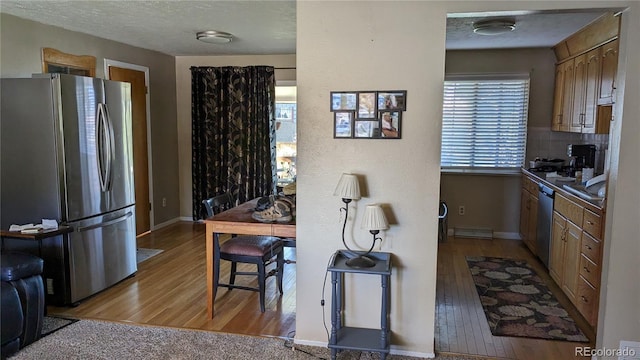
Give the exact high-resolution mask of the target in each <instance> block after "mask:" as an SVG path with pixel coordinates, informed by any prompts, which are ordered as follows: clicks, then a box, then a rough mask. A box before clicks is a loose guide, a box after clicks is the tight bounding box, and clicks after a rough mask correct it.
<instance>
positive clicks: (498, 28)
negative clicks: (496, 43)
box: [473, 19, 516, 35]
mask: <svg viewBox="0 0 640 360" xmlns="http://www.w3.org/2000/svg"><path fill="white" fill-rule="evenodd" d="M515 28H516V21H515V20H513V19H489V20H480V21H476V22H475V23H473V32H474V33H476V34H479V35H498V34H504V33H508V32H510V31H513V30H514V29H515Z"/></svg>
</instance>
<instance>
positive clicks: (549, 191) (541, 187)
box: [538, 184, 555, 199]
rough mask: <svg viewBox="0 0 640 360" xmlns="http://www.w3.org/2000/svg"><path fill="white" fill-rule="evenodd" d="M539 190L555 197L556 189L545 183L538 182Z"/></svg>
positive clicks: (545, 194)
mask: <svg viewBox="0 0 640 360" xmlns="http://www.w3.org/2000/svg"><path fill="white" fill-rule="evenodd" d="M538 190H539V191H540V194H542V195H544V196H547V197H550V198H552V199H553V198H554V197H555V191H554V190H553V189H552V188H550V187H548V186H546V185H544V184H538Z"/></svg>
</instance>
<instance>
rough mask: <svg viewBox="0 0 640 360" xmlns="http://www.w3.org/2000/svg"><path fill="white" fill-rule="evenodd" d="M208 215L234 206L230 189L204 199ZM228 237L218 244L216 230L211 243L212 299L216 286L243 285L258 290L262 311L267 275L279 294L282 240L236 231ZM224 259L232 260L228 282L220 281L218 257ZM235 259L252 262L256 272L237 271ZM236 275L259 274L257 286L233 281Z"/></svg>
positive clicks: (234, 287) (282, 255)
mask: <svg viewBox="0 0 640 360" xmlns="http://www.w3.org/2000/svg"><path fill="white" fill-rule="evenodd" d="M202 203H203V204H204V207H205V209H206V210H207V216H208V217H211V216H214V215H215V214H218V213H220V212H222V211H225V210H229V209H231V208H232V207H233V204H234V201H233V198H232V197H231V195H230V194H229V193H225V194H222V195H218V196H214V197H212V198H210V199H206V200H203V201H202ZM231 236H232V237H231V239H229V240H227V241H225V242H224V243H222V244H220V241H219V234H218V233H215V234H214V237H213V243H214V247H215V256H214V268H215V276H214V280H213V298H214V299H215V297H216V293H217V291H218V286H223V287H226V288H229V290H233V289H242V290H250V291H257V292H258V293H259V294H260V311H261V312H264V298H265V295H264V293H265V283H266V280H267V278H268V277H270V276H273V275H275V276H276V281H277V286H278V291H280V294H282V293H283V292H282V274H283V271H284V252H283V247H282V240H281V239H280V238H277V237H274V236H258V235H236V234H231ZM221 260H227V261H230V262H231V272H230V275H229V283H228V284H223V283H220V282H219V279H220V261H221ZM274 262H275V263H276V267H275V268H274V269H272V270H271V271H269V272H268V273H267V271H266V269H267V267H268V266H269V265H271V264H272V263H274ZM238 263H249V264H255V265H256V267H257V271H256V272H246V271H237V264H238ZM236 275H252V276H257V277H258V287H257V288H253V287H248V286H242V285H236V284H235V280H236Z"/></svg>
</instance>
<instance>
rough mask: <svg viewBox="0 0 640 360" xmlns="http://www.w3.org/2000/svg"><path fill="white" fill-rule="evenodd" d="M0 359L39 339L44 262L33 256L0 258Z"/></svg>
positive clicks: (8, 253) (15, 254)
mask: <svg viewBox="0 0 640 360" xmlns="http://www.w3.org/2000/svg"><path fill="white" fill-rule="evenodd" d="M0 265H1V266H2V288H1V296H2V306H1V307H0V308H1V310H2V311H1V313H2V318H1V319H0V321H1V323H0V326H1V327H2V336H1V337H2V358H3V359H4V358H6V357H7V356H10V355H11V354H13V353H14V352H16V351H18V350H19V349H21V348H23V347H25V346H27V345H29V344H31V343H32V342H34V341H36V340H38V339H39V338H40V334H41V332H42V322H43V318H44V307H45V298H44V284H43V282H42V269H43V265H44V262H43V261H42V259H40V258H39V257H37V256H34V255H29V254H24V253H19V252H7V253H3V254H2V259H1V263H0Z"/></svg>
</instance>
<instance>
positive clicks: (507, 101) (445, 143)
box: [441, 74, 529, 169]
mask: <svg viewBox="0 0 640 360" xmlns="http://www.w3.org/2000/svg"><path fill="white" fill-rule="evenodd" d="M528 104H529V75H528V74H527V75H495V76H488V75H482V76H469V75H465V76H447V77H446V79H445V83H444V107H443V119H442V149H441V150H442V151H441V166H442V167H443V168H481V169H482V168H484V169H488V168H493V169H509V168H511V169H512V168H519V167H521V166H522V165H523V163H524V158H525V147H526V142H527V112H528Z"/></svg>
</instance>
